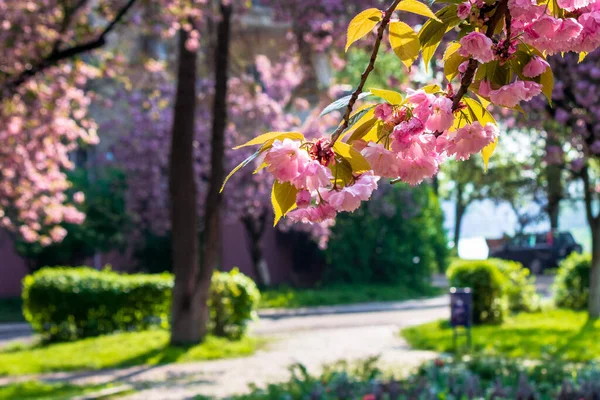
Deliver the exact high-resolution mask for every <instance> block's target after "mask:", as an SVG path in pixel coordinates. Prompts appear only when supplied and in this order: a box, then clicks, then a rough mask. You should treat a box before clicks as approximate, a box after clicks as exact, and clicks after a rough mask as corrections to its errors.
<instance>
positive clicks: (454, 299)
mask: <svg viewBox="0 0 600 400" xmlns="http://www.w3.org/2000/svg"><path fill="white" fill-rule="evenodd" d="M450 326H451V327H452V329H453V331H454V332H453V341H454V349H458V348H457V342H458V328H459V327H461V326H462V327H463V328H465V331H466V336H467V346H468V347H469V349H470V348H471V326H473V293H472V292H471V289H470V288H455V287H453V288H450Z"/></svg>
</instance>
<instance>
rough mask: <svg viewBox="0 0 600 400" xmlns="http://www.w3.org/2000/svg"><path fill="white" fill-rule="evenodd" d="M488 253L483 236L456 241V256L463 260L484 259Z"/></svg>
mask: <svg viewBox="0 0 600 400" xmlns="http://www.w3.org/2000/svg"><path fill="white" fill-rule="evenodd" d="M489 254H490V249H489V248H488V245H487V242H486V241H485V238H484V237H482V236H479V237H470V238H464V239H460V240H459V242H458V256H459V257H460V258H462V259H464V260H486V259H487V258H488V256H489Z"/></svg>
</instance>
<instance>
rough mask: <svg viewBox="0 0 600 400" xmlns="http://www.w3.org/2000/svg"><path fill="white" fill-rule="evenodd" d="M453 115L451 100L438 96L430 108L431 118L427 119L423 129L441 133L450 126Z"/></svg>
mask: <svg viewBox="0 0 600 400" xmlns="http://www.w3.org/2000/svg"><path fill="white" fill-rule="evenodd" d="M453 122H454V114H453V113H452V100H450V99H449V98H447V97H445V96H440V97H438V98H437V99H435V101H434V102H433V104H432V106H431V116H430V117H429V118H428V119H427V122H426V123H425V127H426V128H427V129H428V130H429V131H431V132H443V131H445V130H446V129H448V128H450V127H451V126H452V123H453Z"/></svg>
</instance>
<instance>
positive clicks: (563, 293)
mask: <svg viewBox="0 0 600 400" xmlns="http://www.w3.org/2000/svg"><path fill="white" fill-rule="evenodd" d="M591 267H592V256H591V254H578V253H572V254H571V255H570V256H569V257H567V258H566V259H564V260H563V261H562V262H561V263H560V266H559V268H558V272H557V274H556V279H555V280H554V285H553V287H552V291H553V292H554V303H555V304H556V306H557V307H562V308H569V309H571V310H583V309H585V308H587V306H588V298H589V292H590V270H591Z"/></svg>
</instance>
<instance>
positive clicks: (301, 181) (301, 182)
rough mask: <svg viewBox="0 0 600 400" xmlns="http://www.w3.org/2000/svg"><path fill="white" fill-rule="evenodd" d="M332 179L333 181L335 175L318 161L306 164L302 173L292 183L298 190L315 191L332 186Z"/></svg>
mask: <svg viewBox="0 0 600 400" xmlns="http://www.w3.org/2000/svg"><path fill="white" fill-rule="evenodd" d="M331 179H333V175H332V174H331V170H330V169H329V168H327V167H325V166H323V165H321V163H319V162H318V161H317V160H310V161H309V162H308V163H306V165H305V167H304V169H303V171H302V173H300V175H299V176H298V177H297V178H295V179H292V181H291V182H292V184H293V185H294V186H296V187H297V188H305V189H308V190H310V191H315V190H318V189H320V188H324V187H328V186H330V184H331Z"/></svg>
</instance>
